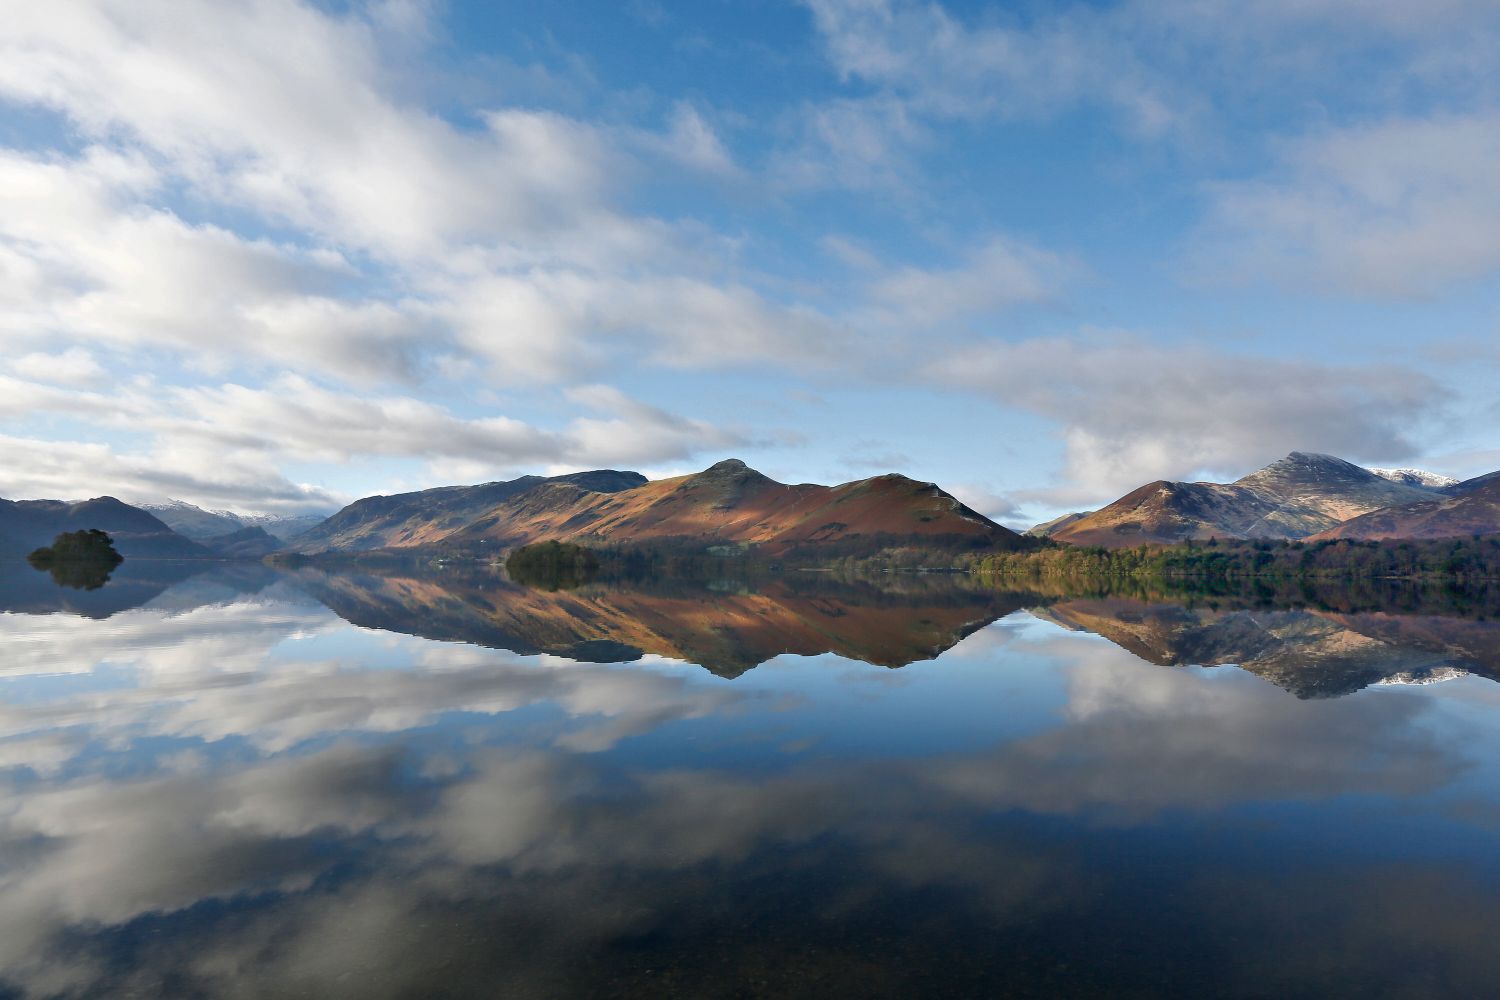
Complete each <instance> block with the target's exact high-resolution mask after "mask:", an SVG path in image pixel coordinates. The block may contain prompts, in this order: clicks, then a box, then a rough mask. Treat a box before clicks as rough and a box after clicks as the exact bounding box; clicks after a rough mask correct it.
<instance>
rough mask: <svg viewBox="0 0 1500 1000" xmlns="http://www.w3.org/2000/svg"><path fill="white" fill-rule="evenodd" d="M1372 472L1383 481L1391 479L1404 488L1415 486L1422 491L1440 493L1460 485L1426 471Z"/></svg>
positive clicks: (1379, 470) (1456, 481)
mask: <svg viewBox="0 0 1500 1000" xmlns="http://www.w3.org/2000/svg"><path fill="white" fill-rule="evenodd" d="M1370 471H1371V472H1373V473H1375V475H1377V476H1379V477H1380V478H1381V479H1389V480H1390V481H1391V482H1393V483H1400V484H1401V485H1403V486H1415V487H1416V488H1417V489H1420V490H1432V491H1433V492H1434V493H1440V492H1442V491H1443V490H1446V489H1447V488H1448V487H1450V486H1457V485H1458V480H1457V479H1454V478H1453V477H1452V476H1444V475H1440V474H1438V473H1436V472H1428V471H1427V470H1426V469H1371V470H1370Z"/></svg>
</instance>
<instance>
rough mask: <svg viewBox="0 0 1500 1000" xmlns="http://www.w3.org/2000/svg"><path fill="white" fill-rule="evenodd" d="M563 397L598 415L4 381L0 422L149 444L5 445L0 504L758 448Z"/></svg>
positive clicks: (236, 499)
mask: <svg viewBox="0 0 1500 1000" xmlns="http://www.w3.org/2000/svg"><path fill="white" fill-rule="evenodd" d="M568 395H569V398H570V399H571V400H572V401H573V402H574V403H575V404H577V405H578V406H579V407H580V408H582V409H584V410H586V411H589V413H591V414H593V415H580V416H578V417H576V418H574V419H573V420H572V421H570V422H568V423H567V424H566V425H564V426H563V427H562V428H560V429H556V430H552V429H546V428H542V427H539V426H536V425H534V424H531V423H528V422H525V421H522V420H517V419H513V418H510V417H505V416H488V417H473V418H463V417H458V416H455V415H454V414H453V413H451V412H450V411H449V410H447V409H446V408H444V407H441V406H437V405H435V404H432V403H428V402H424V401H422V400H419V399H416V398H413V397H410V396H397V395H390V396H384V395H370V394H354V393H349V392H342V391H338V390H335V389H330V388H328V387H326V386H323V385H320V384H318V383H315V382H313V381H311V380H309V379H307V378H304V377H302V376H298V375H290V374H288V375H281V376H278V377H277V378H275V379H274V380H273V381H272V382H271V383H269V384H268V385H266V386H265V387H260V388H257V387H251V386H246V385H241V384H238V383H223V384H219V385H215V386H162V385H159V384H157V383H156V382H154V381H152V380H150V379H140V380H137V381H135V382H133V383H131V384H127V385H125V386H122V387H120V388H119V389H118V390H117V391H116V392H115V393H114V394H113V395H107V394H104V393H101V392H97V391H90V390H79V389H74V388H69V387H62V386H52V385H46V384H43V383H37V382H30V381H27V380H23V379H15V378H10V377H7V376H0V414H8V415H23V414H35V413H40V412H53V413H62V414H68V415H71V416H75V417H76V416H87V417H90V418H92V419H93V420H94V421H96V422H97V423H99V424H102V425H107V426H111V427H113V428H114V429H115V430H116V431H117V432H119V433H128V434H133V435H140V434H149V435H151V443H150V445H149V446H147V447H145V448H143V449H141V450H134V449H131V448H127V447H119V446H116V447H107V446H105V445H103V444H97V443H89V442H85V441H77V442H54V441H40V440H32V439H26V438H21V437H0V457H3V458H4V461H3V462H0V465H3V467H4V468H5V470H6V471H5V472H4V473H3V474H0V495H5V496H10V497H32V496H44V497H65V498H75V497H80V496H97V495H101V494H111V495H117V496H119V497H120V498H122V499H126V500H150V499H154V498H158V497H161V496H172V497H178V498H182V499H187V500H189V501H192V502H196V503H200V504H208V505H213V506H220V507H222V506H228V507H231V508H234V509H252V510H260V509H264V510H276V511H296V510H326V509H328V508H329V507H337V506H340V505H341V503H342V501H343V500H344V499H347V498H342V497H340V496H339V495H338V494H336V493H333V492H331V491H329V490H327V489H324V488H321V487H318V486H315V485H308V484H295V483H292V482H290V481H289V480H287V479H286V477H284V476H283V475H282V474H281V473H280V472H278V471H277V470H278V468H280V467H281V466H282V465H284V464H285V463H287V462H322V463H332V464H343V465H347V464H349V463H352V462H360V461H365V460H370V459H379V458H405V457H420V458H421V459H422V460H423V461H424V462H426V463H427V465H428V468H429V469H430V470H431V471H432V472H434V473H445V474H447V475H459V476H462V477H464V478H470V479H483V478H487V477H495V476H498V475H501V474H504V473H507V472H517V471H518V470H524V469H536V468H543V467H557V468H569V469H573V468H594V467H598V466H602V465H635V464H644V465H652V464H657V463H662V462H671V461H677V460H681V459H686V458H689V457H692V456H694V455H696V454H698V453H700V452H704V451H722V450H725V449H738V448H744V447H752V446H755V445H756V444H757V443H761V442H760V440H759V439H756V438H753V437H751V436H750V435H748V434H747V433H745V432H743V431H739V430H735V429H733V428H723V427H719V426H716V425H714V424H710V423H708V422H706V421H701V420H693V419H690V418H686V417H682V416H679V415H676V414H673V413H670V412H668V411H666V410H663V409H661V408H659V407H655V406H650V405H647V404H644V403H641V402H639V401H637V400H634V399H631V398H629V397H628V396H626V395H625V394H624V393H622V392H620V391H619V390H618V389H615V388H613V387H610V386H603V385H591V386H580V387H577V388H574V389H572V390H570V391H569V393H568Z"/></svg>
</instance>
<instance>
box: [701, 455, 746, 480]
mask: <svg viewBox="0 0 1500 1000" xmlns="http://www.w3.org/2000/svg"><path fill="white" fill-rule="evenodd" d="M754 471H755V470H754V469H752V468H750V466H748V465H746V464H745V463H744V462H742V461H740V460H739V459H737V458H726V459H724V461H722V462H715V463H714V464H713V465H710V466H709V467H708V468H706V469H704V470H703V471H702V472H701V473H700V475H704V476H707V475H712V474H720V475H722V474H725V473H736V472H754Z"/></svg>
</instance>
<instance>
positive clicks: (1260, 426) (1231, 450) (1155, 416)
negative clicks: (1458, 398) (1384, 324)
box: [926, 335, 1442, 506]
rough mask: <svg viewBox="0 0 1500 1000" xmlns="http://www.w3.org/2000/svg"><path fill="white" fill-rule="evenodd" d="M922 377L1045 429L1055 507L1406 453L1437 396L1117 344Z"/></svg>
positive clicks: (1012, 352) (1356, 377)
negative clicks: (1312, 462)
mask: <svg viewBox="0 0 1500 1000" xmlns="http://www.w3.org/2000/svg"><path fill="white" fill-rule="evenodd" d="M926 373H927V375H928V376H929V377H930V378H932V379H934V380H935V381H937V382H938V383H940V384H943V385H950V386H957V387H962V388H964V389H968V390H972V391H975V392H979V393H982V394H984V395H987V396H989V397H991V398H993V399H995V400H996V401H997V402H1000V403H1001V404H1003V405H1005V406H1010V407H1015V408H1017V409H1022V410H1026V411H1029V412H1032V413H1036V414H1039V415H1041V416H1043V417H1046V418H1049V419H1051V420H1053V421H1055V422H1056V423H1057V424H1058V425H1059V428H1060V434H1061V436H1062V439H1063V442H1064V445H1065V465H1064V469H1063V478H1064V482H1063V484H1062V485H1061V488H1059V489H1055V490H1051V491H1043V492H1041V493H1038V494H1036V496H1037V498H1038V499H1044V500H1049V501H1052V502H1055V503H1058V504H1060V505H1064V506H1072V505H1075V504H1079V503H1085V504H1087V503H1094V504H1097V503H1100V502H1108V501H1110V500H1113V499H1114V498H1115V497H1116V496H1118V495H1120V494H1122V493H1124V492H1126V491H1128V490H1130V489H1134V488H1135V487H1137V486H1139V485H1141V483H1143V482H1149V481H1151V480H1152V479H1157V478H1162V479H1181V478H1185V477H1187V476H1190V475H1193V474H1194V473H1195V472H1199V471H1201V470H1221V471H1223V470H1227V471H1231V472H1233V471H1234V470H1239V471H1240V472H1248V471H1250V470H1251V469H1253V468H1255V467H1257V466H1259V465H1262V464H1265V463H1266V462H1269V461H1271V460H1274V459H1276V458H1279V457H1281V456H1282V455H1284V454H1286V453H1287V452H1289V451H1293V450H1302V451H1317V452H1330V453H1333V454H1336V455H1341V456H1345V457H1348V458H1350V459H1353V460H1361V459H1363V460H1367V461H1373V460H1380V461H1399V460H1401V459H1405V458H1409V457H1411V456H1412V455H1414V454H1416V452H1417V448H1416V445H1415V443H1414V440H1413V432H1414V428H1415V427H1416V425H1417V424H1418V423H1419V421H1420V420H1421V419H1422V418H1424V417H1426V416H1429V415H1433V414H1435V413H1436V411H1437V409H1438V407H1440V406H1441V405H1442V398H1441V393H1440V392H1439V390H1438V388H1437V386H1436V385H1435V384H1433V382H1432V381H1431V380H1430V379H1428V378H1426V377H1424V376H1420V375H1416V374H1414V373H1412V372H1409V371H1402V370H1398V369H1394V368H1383V367H1376V366H1352V365H1351V366H1332V365H1321V364H1312V363H1307V362H1303V361H1290V360H1278V359H1272V358H1263V357H1262V358H1252V357H1245V356H1237V355H1233V354H1225V353H1219V352H1216V351H1213V350H1210V349H1208V348H1205V347H1202V346H1197V345H1183V346H1181V347H1176V348H1172V347H1163V346H1159V345H1155V344H1152V343H1150V342H1148V341H1144V340H1141V339H1138V338H1134V337H1130V336H1124V335H1099V336H1095V337H1093V338H1091V339H1047V338H1042V339H1036V340H1027V341H1021V342H1018V343H998V342H994V343H989V344H984V345H979V346H975V347H973V348H969V349H965V350H961V351H957V352H954V353H953V354H950V355H949V356H947V357H945V358H943V359H942V360H940V361H937V362H935V363H933V364H932V365H930V366H929V367H928V369H927V372H926Z"/></svg>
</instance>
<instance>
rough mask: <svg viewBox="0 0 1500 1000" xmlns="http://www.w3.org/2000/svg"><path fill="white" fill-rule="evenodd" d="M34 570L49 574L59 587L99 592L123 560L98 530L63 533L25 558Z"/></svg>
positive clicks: (109, 541)
mask: <svg viewBox="0 0 1500 1000" xmlns="http://www.w3.org/2000/svg"><path fill="white" fill-rule="evenodd" d="M26 561H27V562H29V563H30V564H31V565H32V566H33V567H34V568H35V569H39V570H42V571H44V572H48V573H51V574H52V579H53V582H55V583H57V584H58V585H59V586H63V587H72V588H74V589H76V590H98V589H99V588H100V587H102V586H104V585H105V584H106V583H108V582H109V577H110V574H111V573H113V572H114V570H115V567H117V566H119V565H120V563H122V562H124V561H125V558H124V557H123V556H121V555H120V553H119V552H117V551H116V550H115V544H114V540H113V539H111V538H110V537H109V535H108V533H106V532H103V531H100V530H99V529H97V528H89V529H87V530H85V531H65V532H63V533H62V534H60V535H58V536H57V537H56V538H54V539H53V540H52V544H51V545H48V546H43V547H42V548H39V549H37V550H36V551H34V552H32V553H31V555H29V556H27V557H26Z"/></svg>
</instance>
